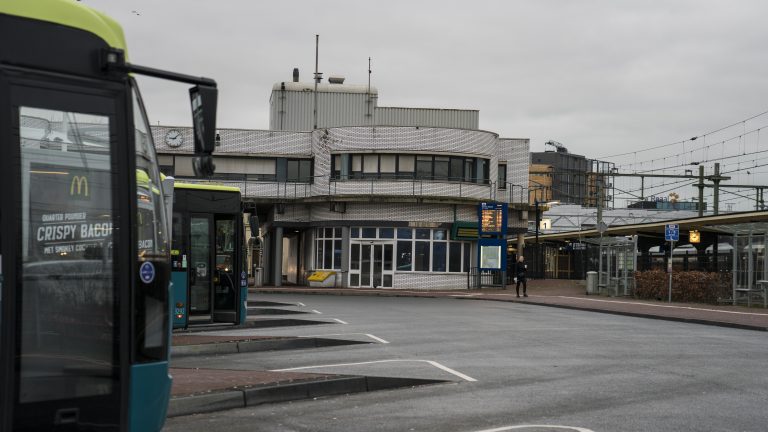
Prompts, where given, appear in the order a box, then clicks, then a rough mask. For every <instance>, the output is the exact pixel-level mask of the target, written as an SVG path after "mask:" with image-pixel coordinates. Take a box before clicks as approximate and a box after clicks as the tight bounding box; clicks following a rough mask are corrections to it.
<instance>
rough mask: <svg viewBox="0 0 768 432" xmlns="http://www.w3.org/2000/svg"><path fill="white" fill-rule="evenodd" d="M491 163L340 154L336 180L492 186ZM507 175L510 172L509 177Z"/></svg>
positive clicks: (335, 158)
mask: <svg viewBox="0 0 768 432" xmlns="http://www.w3.org/2000/svg"><path fill="white" fill-rule="evenodd" d="M489 166H490V160H488V159H480V158H473V157H459V156H450V157H449V156H432V155H394V154H386V153H385V154H370V153H366V154H350V153H344V154H336V155H332V157H331V175H332V177H333V178H334V179H337V180H341V179H344V180H346V179H363V178H365V179H413V178H417V179H421V180H437V181H453V182H471V183H480V184H488V183H490V181H489V178H488V175H489ZM504 175H506V172H505V174H504Z"/></svg>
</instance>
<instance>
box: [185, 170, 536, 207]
mask: <svg viewBox="0 0 768 432" xmlns="http://www.w3.org/2000/svg"><path fill="white" fill-rule="evenodd" d="M178 179H179V180H181V181H185V182H200V181H199V180H197V179H193V178H178ZM210 182H211V183H215V184H220V185H225V186H234V187H237V188H239V189H240V192H241V193H242V195H243V197H246V198H263V199H270V198H271V199H282V200H291V199H302V198H310V197H321V196H339V197H344V196H347V197H352V196H361V195H370V196H391V197H410V198H464V199H474V200H491V201H503V202H510V203H526V202H527V197H528V192H527V188H526V187H524V186H520V185H514V184H511V183H507V188H506V189H497V188H496V184H495V183H471V182H461V181H447V180H425V179H413V178H411V179H397V178H370V179H343V180H342V179H336V178H333V177H328V176H315V177H313V178H312V182H284V181H283V182H279V181H274V180H262V179H253V178H249V177H248V176H247V175H242V176H238V175H232V174H229V175H227V178H226V179H212V180H210Z"/></svg>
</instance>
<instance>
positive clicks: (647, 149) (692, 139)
mask: <svg viewBox="0 0 768 432" xmlns="http://www.w3.org/2000/svg"><path fill="white" fill-rule="evenodd" d="M765 114H768V111H763V112H761V113H759V114H755V115H753V116H751V117H749V118H746V119H744V120H741V121H738V122H735V123H732V124H730V125H727V126H723V127H720V128H718V129H715V130H712V131H709V132H707V133H703V134H701V135H696V136H693V137H691V138H688V139H685V140H681V141H675V142H671V143H667V144H661V145H657V146H652V147H646V148H644V149H640V150H634V151H630V152H625V153H617V154H612V155H605V156H599V157H598V159H607V158H612V157H619V156H627V155H631V154H635V155H636V154H637V153H643V152H647V151H651V150H657V149H660V148H664V147H671V146H674V145H681V144H684V143H686V142H688V141H696V140H697V139H699V138H704V137H706V136H708V135H712V134H715V133H717V132H721V131H724V130H726V129H729V128H732V127H734V126H737V125H739V124H742V123H746V122H748V121H750V120H754V119H756V118H758V117H761V116H763V115H765Z"/></svg>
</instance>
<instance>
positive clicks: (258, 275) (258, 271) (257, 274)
mask: <svg viewBox="0 0 768 432" xmlns="http://www.w3.org/2000/svg"><path fill="white" fill-rule="evenodd" d="M262 270H263V268H261V267H256V266H253V286H256V287H260V286H262V285H263V284H264V281H263V280H262Z"/></svg>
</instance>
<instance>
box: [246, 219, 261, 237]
mask: <svg viewBox="0 0 768 432" xmlns="http://www.w3.org/2000/svg"><path fill="white" fill-rule="evenodd" d="M248 224H249V225H250V227H251V237H258V236H259V217H258V216H256V215H255V214H251V216H250V217H249V218H248Z"/></svg>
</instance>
